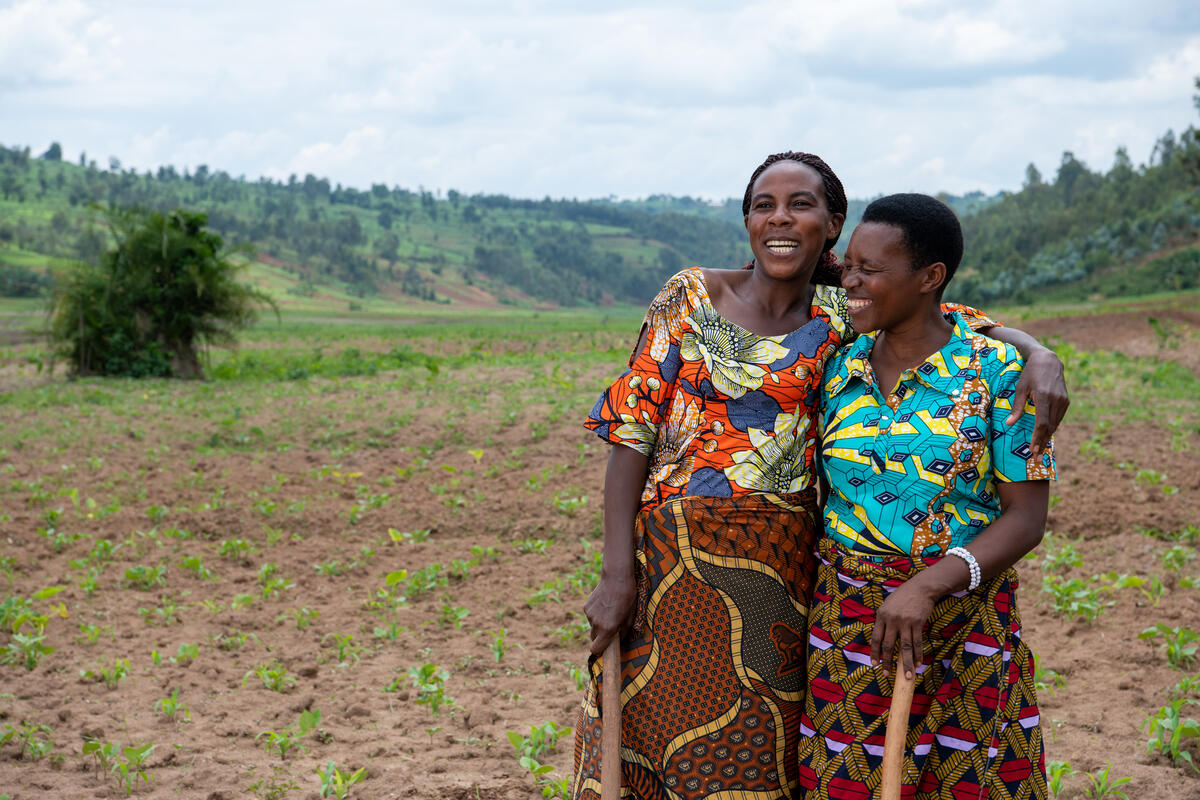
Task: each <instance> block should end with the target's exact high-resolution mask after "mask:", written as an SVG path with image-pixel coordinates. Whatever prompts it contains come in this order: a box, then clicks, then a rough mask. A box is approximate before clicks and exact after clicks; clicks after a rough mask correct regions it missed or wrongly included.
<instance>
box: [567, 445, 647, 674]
mask: <svg viewBox="0 0 1200 800" xmlns="http://www.w3.org/2000/svg"><path fill="white" fill-rule="evenodd" d="M649 469H650V462H649V459H647V458H646V456H644V455H642V454H641V453H639V452H638V451H636V450H634V449H633V448H631V447H626V446H625V445H620V444H617V445H613V447H612V452H610V453H609V456H608V469H607V471H606V472H605V475H604V560H603V561H602V563H601V565H600V582H599V583H598V584H596V588H595V589H594V590H593V591H592V593H591V595H590V596H589V597H588V599H587V602H586V603H584V604H583V611H584V613H585V614H586V615H587V618H588V622H590V623H591V625H592V630H591V636H592V648H591V649H592V653H593V654H594V655H600V654H601V653H603V652H604V648H606V647H608V643H609V642H610V641H611V640H612V638H613V637H614V636H616V635H617V634H619V633H620V632H621V630H622V629H623V628H624V627H625V626H626V625H627V624H628V623H629V621H630V616H631V614H632V612H633V606H634V603H635V601H636V600H637V579H636V577H635V574H634V565H633V557H634V541H633V522H634V518H635V517H636V516H637V513H638V506H639V505H640V503H641V497H642V489H643V487H644V486H645V485H646V474H647V472H648V471H649Z"/></svg>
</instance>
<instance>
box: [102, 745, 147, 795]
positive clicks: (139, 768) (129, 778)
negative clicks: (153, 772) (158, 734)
mask: <svg viewBox="0 0 1200 800" xmlns="http://www.w3.org/2000/svg"><path fill="white" fill-rule="evenodd" d="M157 746H158V745H155V744H144V745H142V746H141V747H125V748H122V749H121V754H122V756H123V758H122V760H121V761H119V762H118V763H117V764H116V766H115V768H114V769H113V772H114V773H116V776H117V778H118V779H119V783H118V785H119V786H120V787H121V788H122V789H124V790H125V794H126V796H128V795H131V794H133V787H134V784H136V783H137V782H138V781H139V780H141V781H144V782H146V783H149V782H150V776H149V775H147V774H146V759H148V758H149V757H150V754H151V753H153V752H154V748H155V747H157Z"/></svg>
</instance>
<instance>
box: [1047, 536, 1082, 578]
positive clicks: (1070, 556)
mask: <svg viewBox="0 0 1200 800" xmlns="http://www.w3.org/2000/svg"><path fill="white" fill-rule="evenodd" d="M1081 566H1083V556H1081V555H1080V554H1079V551H1078V550H1077V549H1076V547H1075V542H1073V541H1071V540H1070V539H1064V538H1063V537H1062V535H1061V534H1060V535H1054V534H1053V533H1051V532H1049V531H1047V533H1046V538H1045V544H1044V545H1043V546H1042V571H1043V572H1047V573H1055V572H1064V571H1066V570H1067V569H1069V568H1070V567H1081Z"/></svg>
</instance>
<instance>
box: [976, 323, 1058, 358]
mask: <svg viewBox="0 0 1200 800" xmlns="http://www.w3.org/2000/svg"><path fill="white" fill-rule="evenodd" d="M979 332H980V333H982V334H983V335H984V336H987V337H988V338H989V339H995V340H996V341H998V342H1004V343H1005V344H1011V345H1012V346H1013V347H1015V348H1017V352H1019V353H1020V354H1021V357H1022V358H1024V359H1026V360H1028V359H1029V357H1030V356H1031V355H1032V354H1034V353H1035V352H1038V351H1041V350H1045V351H1047V352H1053V351H1051V350H1050V348H1048V347H1046V346H1045V345H1044V344H1042V343H1041V342H1039V341H1038V340H1037V339H1035V338H1034V337H1033V336H1031V335H1030V334H1028V333H1026V332H1025V331H1023V330H1021V329H1019V328H1009V327H1007V326H1000V325H996V326H993V327H990V328H980V330H979Z"/></svg>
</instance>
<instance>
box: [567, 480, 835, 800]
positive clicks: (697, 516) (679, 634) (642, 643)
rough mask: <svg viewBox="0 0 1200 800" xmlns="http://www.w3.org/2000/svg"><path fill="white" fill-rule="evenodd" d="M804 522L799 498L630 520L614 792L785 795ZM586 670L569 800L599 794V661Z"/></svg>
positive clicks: (807, 547) (808, 571)
mask: <svg viewBox="0 0 1200 800" xmlns="http://www.w3.org/2000/svg"><path fill="white" fill-rule="evenodd" d="M815 514H816V506H815V496H814V493H813V492H812V491H807V492H803V493H797V494H790V495H772V494H757V495H749V496H745V497H738V498H719V497H683V498H677V499H673V500H670V501H668V502H666V503H663V504H662V505H660V506H657V507H655V508H652V509H650V510H648V511H645V512H643V513H642V514H640V515H639V516H638V519H637V523H636V533H637V535H638V548H637V558H638V565H639V569H640V571H641V574H640V575H639V601H638V602H639V609H638V613H637V619H636V621H635V623H634V626H633V629H632V630H631V631H630V632H629V633H628V634H627V635H626V637H625V638H624V639H623V640H622V643H621V644H622V652H623V660H622V663H621V679H622V689H621V707H622V722H623V724H622V742H621V747H622V751H621V755H622V761H621V769H622V779H623V793H622V796H623V797H633V798H640V799H641V800H660V798H661V799H662V800H668V799H669V800H679V799H680V798H688V800H691V799H692V798H703V797H709V796H712V795H720V796H721V797H725V798H735V797H739V796H742V795H740V794H739V790H740V791H745V792H754V793H755V794H754V795H753V797H755V798H761V800H768V798H777V797H787V798H791V797H796V796H797V793H798V786H799V771H798V763H797V759H796V754H797V738H798V736H799V731H800V722H801V715H802V712H803V708H804V686H805V663H804V662H805V640H806V635H807V630H808V603H809V600H808V598H809V596H810V594H811V590H812V577H813V573H814V570H815V559H814V556H813V553H814V550H815V546H816V538H817V528H816V525H815V522H814V519H815ZM591 666H592V682H591V685H590V686H589V687H588V691H587V696H586V698H585V700H584V704H583V708H582V710H581V712H580V718H579V722H578V724H577V726H576V729H575V730H576V736H575V782H574V787H575V790H574V791H575V797H576V798H580V799H581V800H582V799H585V798H586V799H588V800H596V798H598V797H599V793H600V783H599V778H600V767H601V764H600V755H601V754H600V739H601V737H600V731H601V725H602V716H603V709H602V708H601V707H600V697H601V687H600V681H601V668H600V662H599V659H597V660H594V661H593V662H592V665H591ZM745 796H747V797H749V796H750V795H749V794H747V795H745Z"/></svg>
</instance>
